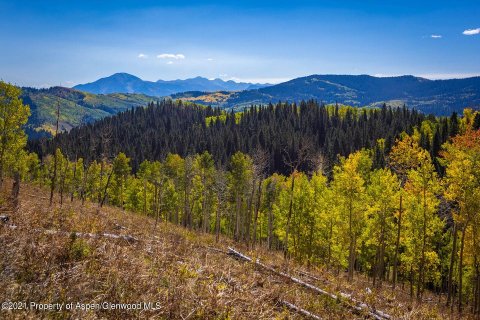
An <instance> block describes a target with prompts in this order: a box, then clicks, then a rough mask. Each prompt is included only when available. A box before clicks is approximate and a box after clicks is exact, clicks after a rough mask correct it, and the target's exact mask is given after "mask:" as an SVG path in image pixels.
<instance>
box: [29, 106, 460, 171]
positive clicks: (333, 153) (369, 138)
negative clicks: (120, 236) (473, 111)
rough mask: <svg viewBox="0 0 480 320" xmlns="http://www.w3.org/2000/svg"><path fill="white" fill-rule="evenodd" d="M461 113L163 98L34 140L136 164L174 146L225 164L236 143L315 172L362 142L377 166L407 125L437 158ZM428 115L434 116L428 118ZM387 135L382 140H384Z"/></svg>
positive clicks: (35, 146) (274, 164)
mask: <svg viewBox="0 0 480 320" xmlns="http://www.w3.org/2000/svg"><path fill="white" fill-rule="evenodd" d="M456 118H457V115H456V114H455V113H454V114H453V115H452V117H451V119H448V118H446V117H444V118H436V117H434V116H427V115H424V114H422V113H419V112H417V111H415V110H411V109H408V108H406V107H403V108H392V107H387V106H385V105H384V106H383V107H381V108H375V109H372V108H352V107H339V106H325V105H323V104H319V103H318V102H316V101H302V102H300V103H299V104H295V103H292V104H290V103H277V104H276V105H273V104H269V105H268V106H260V107H258V106H252V107H250V108H246V109H245V110H244V111H243V112H240V113H234V112H225V111H222V110H220V109H217V108H211V107H203V106H199V105H195V104H184V103H183V104H182V102H181V101H179V102H175V101H172V100H163V101H160V102H157V103H151V104H149V105H148V107H146V108H135V109H131V110H128V111H125V112H122V113H120V114H118V115H116V116H113V117H109V118H105V119H102V120H100V121H97V122H95V123H93V124H88V125H85V126H81V127H77V128H73V129H72V130H71V131H70V132H68V133H61V134H59V135H58V136H57V138H56V139H53V140H51V139H40V140H34V141H29V149H30V150H31V151H35V152H36V153H37V154H38V155H39V156H40V157H43V156H45V155H47V154H51V153H53V150H54V148H55V146H56V147H58V148H60V149H61V150H62V151H63V152H64V153H65V154H66V155H67V156H68V157H69V158H70V159H71V160H74V159H76V158H83V159H85V161H86V162H91V161H93V160H94V159H101V158H104V157H106V158H112V157H114V156H115V155H117V154H118V153H119V152H123V153H125V154H126V155H127V156H128V157H129V158H131V165H132V167H133V170H134V171H136V170H137V169H138V168H139V165H140V163H142V162H143V161H144V160H163V159H165V157H166V156H167V154H169V153H172V154H179V155H180V156H182V157H185V156H187V155H193V154H197V153H202V152H204V151H208V152H209V153H210V154H211V155H212V156H213V158H214V160H215V162H216V163H217V164H219V165H222V166H226V165H227V164H228V161H229V159H230V157H231V156H232V155H233V154H234V153H235V152H237V151H241V152H243V153H247V154H250V155H253V154H254V153H255V152H258V151H259V150H261V151H262V152H263V153H265V154H266V155H267V158H268V159H267V168H268V169H267V170H268V173H274V172H276V173H280V174H289V173H291V172H292V170H293V166H294V165H295V164H297V163H298V169H299V170H301V171H304V172H312V171H315V170H316V167H317V166H318V165H319V162H321V164H322V166H323V167H324V168H325V169H326V172H330V171H331V169H332V168H333V165H334V164H335V163H336V161H337V159H338V155H340V156H348V155H349V154H351V153H352V152H354V151H357V150H360V149H362V148H369V149H373V150H374V166H375V167H377V168H379V167H383V166H384V165H385V155H386V154H388V152H389V151H390V149H391V147H392V145H393V143H394V141H395V139H396V138H398V137H399V135H400V134H401V133H402V132H406V133H407V134H412V133H413V129H414V128H415V127H421V124H422V123H430V124H431V127H429V128H428V130H427V129H426V128H425V126H424V127H423V129H422V130H420V143H421V145H422V147H423V148H425V149H426V150H429V151H430V153H431V155H432V158H433V159H435V157H436V156H437V155H438V151H439V150H440V146H441V145H442V144H443V143H444V142H445V141H446V140H447V139H448V137H450V136H453V135H455V134H456V133H457V132H458V128H457V125H456V123H457V119H456ZM426 120H428V122H425V121H426ZM379 139H380V140H379Z"/></svg>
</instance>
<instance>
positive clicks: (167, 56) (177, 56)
mask: <svg viewBox="0 0 480 320" xmlns="http://www.w3.org/2000/svg"><path fill="white" fill-rule="evenodd" d="M157 58H158V59H175V60H182V59H185V55H183V54H181V53H177V54H173V53H162V54H159V55H157Z"/></svg>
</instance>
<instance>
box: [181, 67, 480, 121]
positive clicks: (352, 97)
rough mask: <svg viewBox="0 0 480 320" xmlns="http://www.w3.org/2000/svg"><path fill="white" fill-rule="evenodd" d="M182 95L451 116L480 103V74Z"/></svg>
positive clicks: (308, 81)
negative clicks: (411, 110)
mask: <svg viewBox="0 0 480 320" xmlns="http://www.w3.org/2000/svg"><path fill="white" fill-rule="evenodd" d="M173 97H175V98H177V99H183V100H189V101H192V102H198V103H205V104H212V105H218V106H221V107H224V108H237V109H238V108H240V109H241V108H243V107H244V106H248V105H251V104H265V103H269V102H273V103H275V102H278V101H300V100H308V99H315V100H318V101H323V102H324V103H336V102H338V103H340V104H346V105H352V106H378V105H381V104H383V103H386V104H388V105H392V106H401V105H404V104H405V105H407V107H410V108H416V109H418V110H420V111H422V112H424V113H432V114H435V115H450V114H451V113H452V112H453V111H456V112H459V113H461V112H462V111H463V109H464V108H466V107H472V108H479V107H480V77H473V78H465V79H451V80H429V79H425V78H420V77H414V76H400V77H373V76H368V75H311V76H307V77H302V78H296V79H293V80H290V81H287V82H284V83H280V84H277V85H272V86H269V87H264V88H259V89H254V90H244V91H240V92H223V93H221V94H219V93H204V92H187V93H184V94H176V95H174V96H173Z"/></svg>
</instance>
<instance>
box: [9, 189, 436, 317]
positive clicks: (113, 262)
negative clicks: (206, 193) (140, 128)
mask: <svg viewBox="0 0 480 320" xmlns="http://www.w3.org/2000/svg"><path fill="white" fill-rule="evenodd" d="M2 194H3V198H5V194H6V191H3V192H2ZM47 194H48V193H47V191H46V190H44V189H42V188H40V187H37V186H33V185H27V186H23V189H22V192H21V199H20V207H19V209H18V211H17V212H16V213H12V212H9V211H8V210H9V209H8V203H4V204H3V207H2V210H3V212H0V214H5V213H6V214H8V215H10V221H9V224H2V223H1V222H0V256H1V257H2V259H1V260H0V287H1V288H2V290H0V302H2V301H26V302H30V301H34V302H38V303H72V302H73V303H77V302H80V303H89V304H91V303H99V304H101V303H103V302H111V303H138V302H153V303H156V302H159V304H160V306H161V307H160V308H159V309H157V310H89V311H84V310H70V311H69V310H63V311H61V312H58V311H38V310H27V311H18V310H16V311H13V310H10V311H5V310H3V311H0V318H2V319H38V318H46V319H70V318H71V319H99V318H101V319H297V318H298V319H301V318H302V317H303V316H302V315H299V314H298V313H296V312H294V311H292V310H290V309H287V308H286V307H285V306H284V305H282V304H281V303H280V302H279V301H288V302H290V303H293V304H295V305H296V306H298V307H300V308H303V309H305V310H308V311H310V312H312V313H314V314H316V315H319V316H320V317H321V318H322V319H358V318H364V317H365V315H363V314H358V313H357V314H355V313H352V311H351V309H349V308H347V307H345V305H344V301H340V300H337V301H335V300H332V299H330V298H327V297H323V296H320V295H317V294H315V293H313V292H311V291H308V290H307V289H305V288H303V287H301V286H299V285H297V284H294V283H293V282H291V281H289V280H288V279H285V278H282V277H279V276H278V275H275V274H273V273H271V272H266V271H265V270H260V269H258V268H256V267H255V266H254V264H253V263H245V262H241V261H238V260H235V259H233V258H231V257H229V256H227V255H225V254H224V253H222V252H224V251H226V248H227V247H228V246H235V247H236V248H238V249H239V250H241V251H242V252H245V253H247V254H249V255H250V256H251V257H254V258H260V259H261V261H262V262H263V263H265V264H268V265H270V266H273V267H274V268H276V269H278V270H282V271H284V272H288V273H290V274H292V275H295V276H297V277H299V278H301V279H302V280H304V281H307V282H310V283H312V284H314V285H316V286H319V287H321V288H323V289H326V290H328V291H330V292H333V293H338V292H340V291H341V292H345V293H351V294H352V295H353V296H354V297H355V298H356V299H359V300H362V301H364V302H367V303H368V304H370V305H372V306H374V307H376V308H378V309H381V310H383V311H385V312H387V313H389V314H391V315H392V316H393V317H394V318H401V319H436V318H437V319H441V318H445V317H444V316H445V315H442V311H441V310H438V309H437V307H436V304H435V303H434V302H433V303H431V304H424V305H422V306H421V307H417V306H415V305H414V304H412V303H411V302H410V300H409V299H408V296H407V295H406V294H405V293H404V292H403V291H401V290H397V291H396V293H395V294H394V293H392V291H391V290H390V289H387V288H385V289H384V290H374V292H372V293H368V292H367V291H368V290H366V288H367V287H368V286H369V283H368V282H367V281H368V280H367V279H366V278H364V277H360V276H357V280H356V281H355V283H353V284H351V285H349V284H347V283H346V282H345V280H344V279H343V277H342V276H335V275H334V274H331V273H328V272H326V271H322V270H321V269H312V270H310V271H309V274H310V276H306V275H305V274H303V275H302V274H301V273H299V272H298V271H299V270H304V268H303V267H302V266H300V265H296V264H295V263H294V262H291V263H290V264H289V268H288V269H287V267H286V266H285V265H284V263H283V260H282V258H281V256H280V255H278V254H272V253H271V252H266V251H263V250H262V249H258V250H256V251H255V250H250V251H249V250H247V248H245V247H242V246H240V245H238V244H235V243H233V242H232V241H230V240H228V239H226V238H221V241H220V243H219V244H216V243H215V238H214V236H211V235H206V234H201V233H197V232H193V231H189V230H186V229H183V228H181V227H178V226H175V225H172V224H169V223H164V222H162V223H160V224H159V225H158V226H157V228H156V230H154V220H153V219H151V218H149V217H144V216H141V215H138V214H133V213H129V212H123V211H122V210H120V209H118V208H111V207H104V208H102V209H101V210H98V208H97V205H96V204H92V203H87V204H86V205H85V206H84V207H82V205H81V203H80V202H78V201H76V200H74V201H73V202H70V201H69V200H68V201H67V202H66V203H64V205H63V206H60V205H58V204H56V205H55V206H53V207H52V208H50V207H49V206H48V199H47V197H46V196H47ZM12 225H15V226H16V227H15V228H13V227H12ZM49 230H50V231H52V230H55V231H62V232H49ZM73 232H78V233H91V234H105V233H108V234H115V235H129V236H133V237H134V238H135V239H136V241H127V240H126V239H124V238H119V239H115V238H111V237H108V236H96V237H95V236H83V234H78V236H73V235H72V233H73ZM212 248H214V249H212ZM216 249H218V250H216Z"/></svg>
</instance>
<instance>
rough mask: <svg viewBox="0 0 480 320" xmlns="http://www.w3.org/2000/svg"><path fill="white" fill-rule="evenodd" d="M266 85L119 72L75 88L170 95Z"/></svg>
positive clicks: (243, 88) (244, 88) (87, 90)
mask: <svg viewBox="0 0 480 320" xmlns="http://www.w3.org/2000/svg"><path fill="white" fill-rule="evenodd" d="M265 86H266V85H258V84H251V83H237V82H235V81H224V80H222V79H214V80H209V79H207V78H204V77H201V76H197V77H195V78H189V79H185V80H181V79H177V80H157V81H156V82H152V81H144V80H142V79H140V78H138V77H136V76H134V75H131V74H129V73H125V72H119V73H115V74H113V75H111V76H109V77H105V78H101V79H98V80H97V81H94V82H91V83H86V84H80V85H77V86H75V87H74V88H75V89H77V90H81V91H86V92H90V93H96V94H99V93H101V94H107V93H143V94H146V95H150V96H169V95H172V94H176V93H180V92H187V91H202V92H216V91H241V90H247V89H252V88H257V89H258V88H261V87H265Z"/></svg>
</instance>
